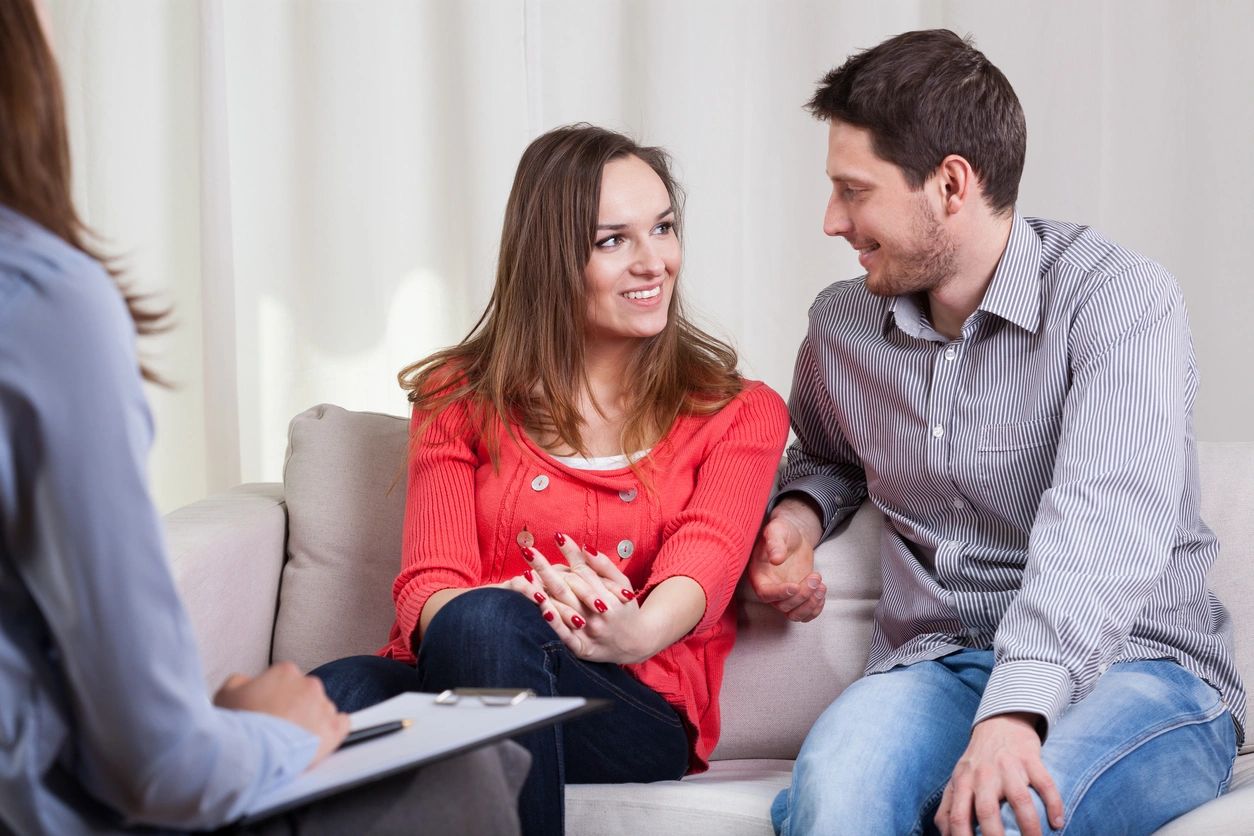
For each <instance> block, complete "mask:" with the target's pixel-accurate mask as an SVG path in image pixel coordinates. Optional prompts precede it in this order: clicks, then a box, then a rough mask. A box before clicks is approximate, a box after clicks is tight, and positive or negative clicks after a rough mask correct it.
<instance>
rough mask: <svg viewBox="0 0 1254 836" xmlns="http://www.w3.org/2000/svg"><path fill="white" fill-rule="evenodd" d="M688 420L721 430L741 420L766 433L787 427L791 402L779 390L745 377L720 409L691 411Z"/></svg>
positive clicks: (708, 428)
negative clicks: (698, 412)
mask: <svg viewBox="0 0 1254 836" xmlns="http://www.w3.org/2000/svg"><path fill="white" fill-rule="evenodd" d="M689 420H690V421H692V422H693V423H694V425H695V426H694V429H696V428H697V427H698V426H699V427H701V428H704V429H706V430H707V431H715V432H722V431H726V430H727V429H728V428H729V427H731V426H733V425H738V424H747V425H750V426H753V427H758V428H760V429H761V431H762V432H763V433H767V434H770V433H773V432H776V431H777V430H778V429H779V427H781V426H783V427H787V424H788V406H787V404H785V403H784V399H783V398H781V397H780V396H779V393H778V392H776V391H775V390H774V389H772V388H771V387H770V386H768V385H767V384H765V383H763V382H762V381H760V380H749V379H745V380H743V381H742V385H741V387H740V391H739V392H737V393H736V394H735V395H734V396H732V398H731V400H729V401H728V402H727V403H726V404H724V405H723V407H722V408H721V409H719V410H718V411H716V412H712V413H708V414H705V415H692V416H689Z"/></svg>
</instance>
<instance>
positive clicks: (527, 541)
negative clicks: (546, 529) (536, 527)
mask: <svg viewBox="0 0 1254 836" xmlns="http://www.w3.org/2000/svg"><path fill="white" fill-rule="evenodd" d="M514 540H515V541H516V542H517V543H518V545H520V546H522V547H523V548H524V549H529V548H531V547H532V546H534V545H535V544H536V538H535V535H533V534H532V533H531V532H530V531H528V530H527V529H525V528H524V529H523V530H522V531H520V532H518V536H517V537H515V538H514Z"/></svg>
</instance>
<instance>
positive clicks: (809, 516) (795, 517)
mask: <svg viewBox="0 0 1254 836" xmlns="http://www.w3.org/2000/svg"><path fill="white" fill-rule="evenodd" d="M781 517H782V518H783V519H786V520H788V521H789V522H791V523H792V524H793V525H794V526H796V528H797V531H798V532H799V533H800V534H801V536H802V538H803V539H804V540H805V542H806V543H807V544H808V545H809V546H810V547H811V548H813V547H814V546H817V545H818V544H819V540H820V539H822V537H823V509H822V508H820V507H819V504H818V503H817V502H815V501H814V499H813V498H812V497H811V496H810V495H809V494H805V493H801V492H800V491H795V492H792V493H787V494H784V496H782V497H781V498H780V500H779V502H778V503H777V504H776V505H775V507H774V508H772V509H771V519H772V520H775V519H780V518H781Z"/></svg>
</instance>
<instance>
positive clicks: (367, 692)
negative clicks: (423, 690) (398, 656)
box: [310, 656, 419, 712]
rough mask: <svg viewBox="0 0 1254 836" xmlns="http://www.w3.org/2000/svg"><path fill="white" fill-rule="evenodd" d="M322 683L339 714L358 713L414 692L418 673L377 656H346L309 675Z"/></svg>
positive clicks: (401, 663) (409, 667) (322, 666)
mask: <svg viewBox="0 0 1254 836" xmlns="http://www.w3.org/2000/svg"><path fill="white" fill-rule="evenodd" d="M310 675H311V676H316V677H317V678H318V679H320V680H322V687H323V688H325V689H326V692H327V696H328V697H329V698H330V699H331V702H333V703H335V705H336V707H337V708H338V709H339V710H340V711H350V712H351V711H360V710H361V709H363V708H367V707H369V706H372V705H374V704H375V703H380V702H383V701H384V700H387V699H391V698H392V697H394V696H396V695H397V694H403V693H405V692H406V691H416V690H418V684H419V683H418V672H417V671H416V670H415V669H414V668H413V667H412V666H410V665H406V664H405V663H404V662H398V661H396V660H395V659H385V658H382V657H379V656H347V657H345V658H343V659H336V660H335V661H334V662H327V663H326V664H325V665H321V666H320V667H318V668H316V669H314V670H313V671H311V672H310Z"/></svg>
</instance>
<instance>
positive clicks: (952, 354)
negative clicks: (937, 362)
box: [945, 345, 958, 360]
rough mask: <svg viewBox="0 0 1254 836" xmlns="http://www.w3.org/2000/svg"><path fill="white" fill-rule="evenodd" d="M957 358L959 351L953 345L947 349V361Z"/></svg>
mask: <svg viewBox="0 0 1254 836" xmlns="http://www.w3.org/2000/svg"><path fill="white" fill-rule="evenodd" d="M957 356H958V349H956V348H954V347H953V346H952V345H951V346H949V347H948V348H946V349H945V359H946V360H953V359H954V358H955V357H957Z"/></svg>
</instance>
